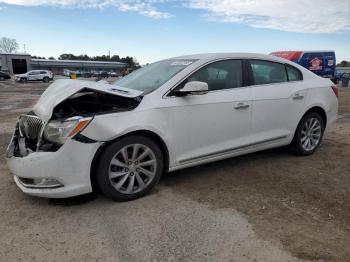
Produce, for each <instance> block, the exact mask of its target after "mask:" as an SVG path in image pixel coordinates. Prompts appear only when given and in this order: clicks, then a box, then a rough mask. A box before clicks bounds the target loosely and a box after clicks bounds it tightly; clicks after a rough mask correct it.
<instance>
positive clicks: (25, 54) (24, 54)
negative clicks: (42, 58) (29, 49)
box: [0, 52, 30, 56]
mask: <svg viewBox="0 0 350 262" xmlns="http://www.w3.org/2000/svg"><path fill="white" fill-rule="evenodd" d="M0 55H21V56H30V54H27V53H1V52H0Z"/></svg>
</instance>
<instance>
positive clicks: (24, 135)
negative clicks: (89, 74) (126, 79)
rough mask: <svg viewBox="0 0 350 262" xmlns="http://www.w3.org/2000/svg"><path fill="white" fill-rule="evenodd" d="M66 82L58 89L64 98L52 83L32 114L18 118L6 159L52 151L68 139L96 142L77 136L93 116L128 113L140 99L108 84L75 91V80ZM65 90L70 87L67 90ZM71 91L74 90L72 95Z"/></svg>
mask: <svg viewBox="0 0 350 262" xmlns="http://www.w3.org/2000/svg"><path fill="white" fill-rule="evenodd" d="M66 81H67V80H66ZM66 81H64V82H62V81H61V83H60V86H62V89H65V90H66V91H67V92H66V94H65V95H66V96H67V94H68V95H69V96H68V97H64V93H63V92H62V90H60V89H59V90H58V88H57V84H56V83H54V84H53V85H52V86H53V87H51V86H50V87H49V88H48V89H47V90H46V91H45V92H44V94H43V95H42V97H41V98H40V100H39V102H38V103H37V104H36V106H35V107H34V110H33V111H31V112H29V113H28V114H26V115H21V116H20V117H19V120H18V122H17V124H16V128H15V132H14V135H13V137H12V140H11V143H10V145H9V146H8V150H7V153H6V156H7V157H8V158H10V157H12V156H15V157H25V156H27V155H28V154H30V153H31V152H55V151H57V150H58V149H59V148H60V147H61V146H62V145H63V144H64V143H65V142H66V140H67V139H68V138H72V139H75V140H76V141H79V142H83V143H93V142H96V141H94V140H91V139H89V138H87V137H83V136H82V135H80V132H81V131H82V130H83V129H84V128H85V127H86V126H87V125H88V124H89V123H90V122H91V121H92V120H93V118H94V116H96V115H101V114H110V113H117V112H125V111H131V110H133V109H135V108H136V107H137V106H138V105H139V104H140V102H141V100H142V96H140V95H139V94H138V93H137V94H132V95H131V94H130V92H129V90H124V89H122V88H118V89H115V88H114V87H113V86H111V85H109V84H96V83H94V84H95V85H92V84H91V83H86V82H83V84H84V85H82V83H79V88H77V87H76V86H77V85H76V84H77V83H78V81H76V82H69V85H67V82H66ZM57 82H59V81H57ZM63 84H64V85H63ZM73 84H74V86H72V85H73ZM85 86H87V87H85ZM69 87H72V88H71V89H69V90H68V88H69ZM50 89H51V90H50ZM72 89H73V90H74V91H76V92H74V93H73V94H72ZM55 90H56V92H54V91H55ZM57 90H58V91H57ZM50 92H51V96H50V94H49V93H50ZM43 98H46V99H43ZM48 101H49V102H51V103H48ZM45 106H46V108H45ZM45 109H46V110H45Z"/></svg>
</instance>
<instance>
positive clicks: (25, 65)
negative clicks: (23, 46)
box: [0, 53, 31, 74]
mask: <svg viewBox="0 0 350 262" xmlns="http://www.w3.org/2000/svg"><path fill="white" fill-rule="evenodd" d="M30 68H31V67H30V55H29V54H7V53H0V70H2V71H8V72H9V73H10V74H23V73H26V72H27V71H29V70H31V69H30Z"/></svg>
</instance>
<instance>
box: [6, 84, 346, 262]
mask: <svg viewBox="0 0 350 262" xmlns="http://www.w3.org/2000/svg"><path fill="white" fill-rule="evenodd" d="M46 86H47V84H44V83H32V84H15V83H13V82H9V81H7V82H0V118H1V121H0V154H1V157H0V254H1V256H0V257H1V258H0V261H299V260H302V261H350V162H349V159H350V90H348V89H343V90H341V96H340V99H339V101H340V118H339V120H338V121H337V122H336V123H335V124H334V125H333V126H331V127H330V128H329V130H328V132H327V133H326V135H325V137H324V141H323V144H322V146H321V147H320V148H319V150H318V151H317V152H316V153H315V154H314V155H312V156H310V157H296V156H293V155H291V154H289V153H288V152H287V151H286V150H285V149H273V150H268V151H264V152H259V153H255V154H250V155H246V156H241V157H237V158H233V159H229V160H225V161H220V162H216V163H212V164H208V165H204V166H200V167H194V168H189V169H186V170H182V171H178V172H175V173H171V174H170V175H168V176H167V177H164V178H163V179H162V180H161V181H160V184H159V185H158V186H157V188H156V190H154V191H153V193H152V194H150V195H148V196H146V197H144V198H142V199H139V200H136V201H132V202H126V203H115V202H111V201H109V200H108V199H106V198H104V197H103V196H101V195H97V196H96V195H92V194H91V195H86V196H83V197H77V198H73V199H64V200H56V201H53V200H48V199H40V198H34V197H30V196H26V195H24V194H23V193H22V192H20V190H19V189H18V188H17V187H16V186H15V184H14V182H13V179H12V177H11V176H10V174H9V171H8V169H7V167H6V165H5V161H4V152H5V149H6V146H7V143H8V141H9V139H10V136H11V132H12V130H13V127H14V123H15V121H16V117H17V116H18V115H19V114H21V113H25V112H27V111H28V110H29V109H30V108H31V106H32V105H33V103H35V101H36V100H37V99H38V97H39V95H40V94H41V93H42V91H43V90H44V89H45V88H46Z"/></svg>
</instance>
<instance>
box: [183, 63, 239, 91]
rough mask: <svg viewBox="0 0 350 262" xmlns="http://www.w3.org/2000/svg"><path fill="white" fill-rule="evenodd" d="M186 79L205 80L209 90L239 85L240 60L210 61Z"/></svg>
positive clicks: (189, 80)
mask: <svg viewBox="0 0 350 262" xmlns="http://www.w3.org/2000/svg"><path fill="white" fill-rule="evenodd" d="M187 81H188V82H191V81H201V82H206V83H207V84H208V88H209V91H215V90H222V89H229V88H236V87H241V86H242V85H243V77H242V61H241V60H224V61H219V62H214V63H211V64H209V65H207V66H205V67H203V68H201V69H199V70H198V71H197V72H195V73H194V74H193V75H191V76H190V77H189V78H188V79H187Z"/></svg>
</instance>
